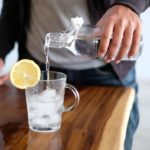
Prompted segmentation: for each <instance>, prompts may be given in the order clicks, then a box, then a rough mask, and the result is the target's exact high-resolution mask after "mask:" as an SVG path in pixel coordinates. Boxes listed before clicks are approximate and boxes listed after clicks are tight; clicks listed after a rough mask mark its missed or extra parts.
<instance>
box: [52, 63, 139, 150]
mask: <svg viewBox="0 0 150 150" xmlns="http://www.w3.org/2000/svg"><path fill="white" fill-rule="evenodd" d="M52 70H57V71H61V72H64V73H66V74H67V78H68V83H71V84H74V85H104V86H124V87H133V88H134V89H135V91H136V96H135V101H134V103H133V107H132V110H131V112H130V118H129V122H128V127H127V132H126V139H125V144H124V147H125V150H131V148H132V141H133V135H134V133H135V130H136V128H137V126H138V122H139V111H138V100H137V91H138V87H137V83H136V80H135V68H134V67H133V68H132V69H131V70H130V71H129V73H128V74H127V76H126V77H125V78H124V79H123V80H122V81H121V80H119V79H118V77H117V75H116V74H115V72H114V71H113V69H112V67H111V65H109V64H108V65H106V66H104V67H101V68H95V69H89V70H82V71H74V70H61V69H56V68H52Z"/></svg>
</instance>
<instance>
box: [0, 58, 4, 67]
mask: <svg viewBox="0 0 150 150" xmlns="http://www.w3.org/2000/svg"><path fill="white" fill-rule="evenodd" d="M3 66H4V62H3V60H2V59H1V58H0V69H1V68H2V67H3Z"/></svg>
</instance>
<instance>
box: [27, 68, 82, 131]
mask: <svg viewBox="0 0 150 150" xmlns="http://www.w3.org/2000/svg"><path fill="white" fill-rule="evenodd" d="M47 75H48V74H47V72H46V71H43V72H42V76H41V80H40V81H39V83H38V84H37V85H36V86H34V87H30V88H27V89H26V90H25V94H26V102H27V110H28V124H29V128H30V129H31V130H33V131H39V132H52V131H56V130H58V129H59V128H60V127H61V120H62V113H63V112H68V111H71V110H73V109H75V108H76V107H77V105H78V103H79V99H80V96H79V93H78V91H77V89H76V88H75V87H74V86H72V85H70V84H67V83H66V77H67V76H66V75H65V74H64V73H61V72H53V71H50V72H49V80H47ZM66 88H68V89H70V90H71V91H72V93H73V94H74V96H75V101H74V103H73V104H72V105H71V106H69V107H65V106H64V93H65V89H66Z"/></svg>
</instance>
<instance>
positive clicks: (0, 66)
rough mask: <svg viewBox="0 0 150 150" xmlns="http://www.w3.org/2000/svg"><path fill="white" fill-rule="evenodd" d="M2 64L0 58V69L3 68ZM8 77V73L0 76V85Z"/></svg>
mask: <svg viewBox="0 0 150 150" xmlns="http://www.w3.org/2000/svg"><path fill="white" fill-rule="evenodd" d="M3 66H4V61H3V60H2V59H1V58H0V71H1V69H2V68H3ZM8 78H9V76H8V75H3V76H0V85H3V84H4V82H5V81H6V80H8Z"/></svg>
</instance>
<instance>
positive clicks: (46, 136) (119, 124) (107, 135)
mask: <svg viewBox="0 0 150 150" xmlns="http://www.w3.org/2000/svg"><path fill="white" fill-rule="evenodd" d="M78 89H79V91H80V96H81V100H80V104H79V106H78V108H77V109H76V110H74V111H72V112H68V113H64V114H63V121H62V127H61V129H60V130H59V131H57V132H53V133H37V132H33V131H30V130H29V129H28V124H27V111H26V102H25V96H24V91H21V90H17V89H15V88H14V87H12V86H11V85H10V84H9V83H7V84H6V85H4V86H2V87H0V150H3V149H4V150H123V145H124V140H125V134H126V128H127V122H128V119H129V113H130V110H131V107H132V104H133V100H134V90H133V89H131V88H122V87H101V86H88V87H82V88H78ZM72 98H73V97H72V96H70V95H69V94H68V95H67V98H66V99H67V100H66V101H67V102H68V100H71V99H72Z"/></svg>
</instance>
